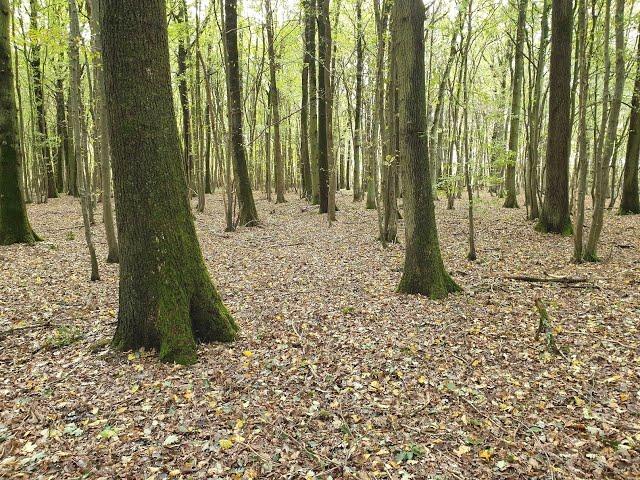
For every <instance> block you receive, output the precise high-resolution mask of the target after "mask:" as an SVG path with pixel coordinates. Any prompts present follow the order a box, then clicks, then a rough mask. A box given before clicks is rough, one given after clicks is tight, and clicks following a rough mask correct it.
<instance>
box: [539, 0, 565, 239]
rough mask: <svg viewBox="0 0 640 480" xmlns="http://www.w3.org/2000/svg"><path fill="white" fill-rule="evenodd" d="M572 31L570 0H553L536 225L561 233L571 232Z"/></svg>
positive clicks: (544, 230) (544, 229)
mask: <svg viewBox="0 0 640 480" xmlns="http://www.w3.org/2000/svg"><path fill="white" fill-rule="evenodd" d="M572 33H573V1H572V0H553V4H552V9H551V38H552V43H551V69H550V75H549V127H548V128H549V132H548V135H547V158H546V170H545V182H544V183H545V194H544V203H543V205H542V213H541V215H540V221H539V222H538V225H537V229H538V230H540V231H543V232H552V233H560V234H562V235H571V233H572V225H571V218H570V211H569V155H570V154H571V43H572V42H571V40H572V39H571V37H572Z"/></svg>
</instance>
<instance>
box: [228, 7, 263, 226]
mask: <svg viewBox="0 0 640 480" xmlns="http://www.w3.org/2000/svg"><path fill="white" fill-rule="evenodd" d="M224 30H225V32H224V36H225V40H224V45H225V49H226V63H227V97H228V101H227V110H228V115H229V129H230V130H231V148H232V151H233V167H234V171H235V175H236V185H237V189H238V191H237V195H238V206H239V209H240V212H239V217H238V223H239V224H240V225H241V226H244V227H253V226H256V225H257V224H258V211H257V210H256V205H255V202H254V200H253V191H252V190H251V180H250V179H249V169H248V167H247V151H246V148H245V145H244V136H243V134H242V79H241V77H240V61H239V54H238V2H237V0H225V2H224Z"/></svg>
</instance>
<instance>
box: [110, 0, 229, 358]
mask: <svg viewBox="0 0 640 480" xmlns="http://www.w3.org/2000/svg"><path fill="white" fill-rule="evenodd" d="M100 1H101V4H100V6H101V8H100V26H101V29H102V35H103V48H104V67H105V86H106V92H107V98H109V102H108V104H107V105H108V108H107V110H108V119H109V127H110V131H111V140H112V142H111V145H112V158H113V172H114V184H115V200H116V211H117V221H118V236H119V240H120V300H119V305H120V310H119V314H118V326H117V328H116V333H115V336H114V338H113V345H114V346H115V347H116V348H118V349H121V350H126V349H135V348H139V347H147V348H157V349H158V350H159V352H160V358H161V359H162V360H163V361H169V362H177V363H183V364H189V363H193V362H195V361H196V342H198V341H203V342H209V341H215V340H221V341H230V340H232V339H233V338H234V336H235V334H236V331H237V326H236V324H235V322H234V320H233V318H232V317H231V315H230V314H229V312H228V311H227V309H226V308H225V306H224V305H223V303H222V300H221V299H220V296H219V295H218V293H217V292H216V290H215V288H214V286H213V284H212V282H211V279H210V277H209V274H208V272H207V268H206V266H205V264H204V259H203V256H202V252H201V250H200V246H199V244H198V239H197V237H196V232H195V227H194V223H193V220H192V217H191V212H190V209H189V204H188V201H187V184H186V179H185V177H184V174H183V170H182V164H181V162H180V159H181V158H182V156H181V149H180V140H179V135H178V129H177V126H176V122H175V112H174V108H173V101H172V96H171V77H170V75H171V74H170V66H169V65H170V64H169V45H168V36H167V23H166V12H165V2H164V0H144V1H141V0H100ZM233 28H234V29H235V26H233Z"/></svg>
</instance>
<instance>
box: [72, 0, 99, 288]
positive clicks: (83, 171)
mask: <svg viewBox="0 0 640 480" xmlns="http://www.w3.org/2000/svg"><path fill="white" fill-rule="evenodd" d="M69 25H70V27H69V73H70V75H69V76H70V79H71V81H70V87H71V88H70V94H69V108H70V114H69V120H70V121H71V130H72V132H73V140H74V141H73V145H74V147H75V149H76V152H75V157H76V160H77V162H78V167H79V168H78V184H79V186H80V189H81V191H80V202H81V205H82V222H83V224H84V234H85V240H86V242H87V248H88V250H89V258H90V261H91V280H92V281H95V280H100V274H99V272H98V259H97V257H96V250H95V247H94V245H93V238H92V236H91V221H90V215H89V210H90V209H91V192H90V187H89V178H88V177H89V176H88V175H87V173H88V168H87V164H88V161H87V160H88V159H87V143H86V141H87V135H86V131H87V130H86V124H85V117H84V112H83V108H82V100H81V86H80V53H79V51H80V46H79V41H80V39H81V36H80V22H79V20H78V7H77V5H76V0H69Z"/></svg>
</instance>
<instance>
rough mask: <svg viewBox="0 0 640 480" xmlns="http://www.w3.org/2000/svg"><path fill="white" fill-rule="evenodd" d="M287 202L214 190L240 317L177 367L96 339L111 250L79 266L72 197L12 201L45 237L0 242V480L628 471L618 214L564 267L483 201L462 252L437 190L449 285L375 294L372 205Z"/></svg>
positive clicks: (398, 257)
mask: <svg viewBox="0 0 640 480" xmlns="http://www.w3.org/2000/svg"><path fill="white" fill-rule="evenodd" d="M259 196H260V197H262V195H259ZM288 200H289V201H288V202H287V203H285V204H280V205H275V206H274V205H272V204H269V203H267V202H266V201H265V200H263V199H259V200H258V201H257V204H258V209H259V212H260V216H261V219H262V225H261V227H260V228H253V229H245V228H241V229H239V231H237V232H235V233H223V230H224V225H223V222H224V216H223V212H222V208H223V207H222V201H221V198H220V194H216V195H214V196H208V198H207V209H206V211H205V213H202V214H200V213H198V214H196V225H197V229H198V235H199V239H200V242H201V245H202V249H203V254H204V256H205V261H206V263H207V265H208V268H209V270H210V273H211V275H212V278H213V280H214V283H215V284H216V286H217V288H218V289H219V291H220V293H221V295H222V296H223V298H224V301H225V302H226V304H227V306H228V307H229V308H230V310H231V311H232V313H233V314H234V316H235V317H236V319H237V321H238V323H239V325H240V326H241V328H242V330H241V332H240V335H239V337H238V340H237V341H236V342H234V343H233V344H228V345H227V344H225V345H222V344H211V345H201V346H200V347H199V351H198V354H199V362H198V363H197V364H196V365H195V366H192V367H188V368H185V367H180V366H176V365H167V364H162V363H160V362H159V361H158V359H157V356H156V355H155V353H154V352H147V351H137V352H128V353H120V352H114V351H112V350H111V349H110V348H109V344H108V341H109V339H110V338H111V336H112V334H113V332H114V329H115V322H116V318H117V308H118V300H117V298H118V293H117V273H118V267H117V265H107V264H105V263H104V262H103V261H101V264H100V272H101V275H102V281H100V282H93V283H92V282H90V281H89V279H88V277H89V273H88V258H87V254H86V248H85V245H84V242H83V236H82V231H81V228H82V226H81V224H80V222H79V218H80V213H79V205H78V203H77V202H76V201H74V200H73V199H71V198H68V197H64V198H62V199H59V200H50V201H49V203H48V204H44V205H30V206H29V215H30V218H31V222H32V224H33V225H34V227H35V229H36V231H37V232H38V233H39V234H41V235H42V236H43V237H44V238H45V241H43V242H40V243H38V244H37V245H36V246H34V247H28V246H10V247H3V248H2V249H0V272H1V275H0V332H4V333H0V375H1V378H2V380H1V381H0V478H104V479H112V478H147V479H152V480H154V479H155V480H157V479H165V478H185V479H186V478H196V479H197V478H230V479H252V478H268V479H288V478H291V479H294V478H295V479H314V478H318V479H330V478H333V479H342V478H344V479H378V478H389V479H411V478H415V479H434V480H435V479H456V478H465V479H466V478H554V479H573V478H619V479H629V478H640V455H639V454H638V453H639V450H640V447H639V445H640V389H639V387H638V385H640V382H639V380H640V379H639V377H640V341H639V336H638V335H639V334H638V327H639V324H640V254H639V252H640V223H639V221H638V218H637V217H619V216H615V215H613V214H609V215H608V216H607V218H606V223H605V230H604V232H603V235H602V238H603V242H602V245H601V247H600V251H601V252H602V255H603V257H604V261H603V262H601V263H598V264H582V265H575V264H572V263H571V262H570V253H571V252H572V239H571V238H559V237H557V236H553V235H542V234H539V233H536V232H534V230H533V224H531V223H529V222H527V221H526V220H524V219H523V217H524V211H523V209H520V210H506V209H502V208H499V203H498V200H496V199H492V198H490V197H486V198H485V197H483V198H482V200H480V201H478V202H477V205H476V231H477V239H476V241H477V248H478V256H479V260H478V261H477V262H468V261H467V260H466V259H465V252H466V242H467V222H466V208H465V206H464V202H459V204H458V205H457V206H456V210H453V211H448V210H445V207H446V206H445V205H444V203H445V202H443V201H440V202H436V203H437V216H438V227H439V235H440V243H441V248H442V251H443V256H444V259H445V264H446V266H447V268H448V269H449V270H450V272H451V273H452V275H453V277H454V278H455V279H456V280H457V281H458V282H459V284H460V285H461V286H463V288H464V291H463V292H462V293H460V294H457V295H452V296H450V297H448V298H447V299H445V300H440V301H432V300H429V299H426V298H422V297H419V296H405V295H399V294H397V293H395V287H396V285H397V284H398V281H399V279H400V275H401V271H402V262H403V247H402V241H403V239H402V235H401V243H400V244H398V245H391V246H390V247H389V248H387V249H384V248H382V246H381V245H380V243H379V242H377V241H376V239H375V237H376V233H377V232H376V213H375V211H371V210H370V211H366V210H364V208H363V207H364V206H363V204H353V202H352V201H351V199H350V197H349V195H348V194H347V193H341V194H339V195H338V205H339V208H340V211H339V213H338V221H337V222H335V223H334V224H333V225H332V226H331V227H329V226H328V225H327V223H326V219H325V218H323V216H320V215H318V214H317V212H316V211H314V210H313V209H307V208H305V206H306V203H305V202H303V201H300V200H297V199H295V198H293V196H292V195H291V196H289V198H288ZM98 210H99V209H98ZM96 213H98V212H96ZM98 220H99V218H98ZM400 227H402V225H400ZM400 230H402V228H400ZM94 234H95V237H96V244H97V249H98V253H99V258H100V259H101V260H103V259H104V257H105V256H106V244H105V237H104V230H103V228H102V225H101V223H100V222H98V224H97V225H96V226H95V227H94ZM517 275H537V276H546V275H553V276H571V277H580V278H582V277H584V278H585V279H587V281H586V282H585V283H581V284H578V285H573V284H569V285H567V284H561V283H527V282H522V281H517V280H514V279H510V278H508V277H510V276H517ZM536 299H540V300H541V301H542V302H543V303H544V305H545V306H546V308H547V309H548V313H549V323H550V328H551V329H552V334H553V335H554V338H555V341H556V344H557V346H558V347H559V349H560V350H561V352H562V355H553V354H551V353H550V352H549V351H548V350H547V349H546V348H545V342H544V341H543V340H538V341H536V340H535V338H534V337H535V331H536V327H537V326H538V314H537V311H536V308H535V300H536Z"/></svg>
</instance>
